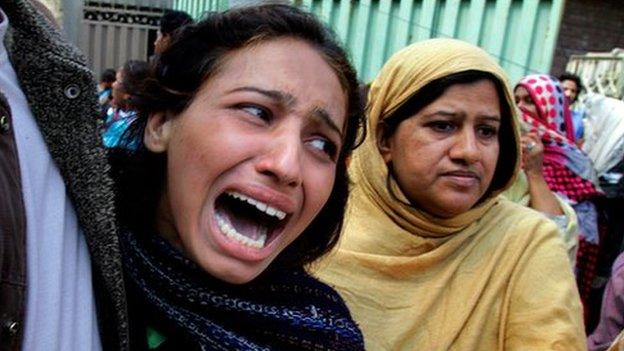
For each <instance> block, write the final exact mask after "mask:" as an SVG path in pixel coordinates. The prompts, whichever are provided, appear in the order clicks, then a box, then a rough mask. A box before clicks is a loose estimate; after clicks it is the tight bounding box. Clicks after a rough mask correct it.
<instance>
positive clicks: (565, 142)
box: [518, 74, 601, 203]
mask: <svg viewBox="0 0 624 351" xmlns="http://www.w3.org/2000/svg"><path fill="white" fill-rule="evenodd" d="M518 86H522V87H524V88H525V89H526V90H527V91H528V92H529V94H530V95H531V98H532V100H533V102H534V104H535V107H536V110H537V112H536V113H532V112H530V111H526V110H524V109H523V110H522V111H521V112H522V113H521V115H522V119H523V120H524V122H525V123H526V124H528V125H529V127H530V129H531V130H532V131H534V132H537V134H538V135H539V136H540V137H541V139H542V142H543V143H544V177H545V179H546V182H547V183H548V185H549V187H550V188H551V190H553V191H556V192H557V193H559V194H562V195H565V196H566V197H567V198H568V199H570V200H572V202H573V203H577V202H580V201H583V200H585V199H588V198H589V197H592V196H595V195H599V194H601V192H600V191H599V190H598V187H597V186H596V184H598V181H597V176H596V171H595V170H594V167H593V164H592V162H591V160H590V159H589V157H588V156H587V155H586V154H585V153H584V152H583V151H581V150H580V149H579V148H578V147H577V146H576V144H575V143H574V127H573V125H572V115H571V113H570V109H569V108H568V102H567V100H566V99H565V96H564V95H563V89H562V88H561V85H560V83H559V81H558V80H556V79H555V78H553V77H550V76H548V75H543V74H532V75H529V76H526V77H524V78H523V79H522V80H521V81H520V83H518Z"/></svg>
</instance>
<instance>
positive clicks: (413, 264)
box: [312, 39, 584, 351]
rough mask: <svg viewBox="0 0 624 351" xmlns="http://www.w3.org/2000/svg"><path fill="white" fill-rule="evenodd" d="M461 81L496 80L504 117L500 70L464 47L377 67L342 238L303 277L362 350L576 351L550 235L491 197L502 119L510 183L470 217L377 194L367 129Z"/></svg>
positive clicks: (379, 173)
mask: <svg viewBox="0 0 624 351" xmlns="http://www.w3.org/2000/svg"><path fill="white" fill-rule="evenodd" d="M467 70H479V71H484V72H490V73H491V74H493V75H494V76H495V77H497V78H498V79H499V80H500V82H501V83H503V84H502V85H503V86H504V87H505V93H504V94H505V96H504V98H505V99H506V100H507V102H508V104H509V106H513V104H512V100H511V92H510V91H509V88H508V86H509V85H508V84H507V81H506V79H505V75H504V73H503V71H502V70H501V68H500V67H499V66H498V65H497V64H496V63H495V62H494V61H493V60H492V59H491V58H490V57H489V56H488V55H487V54H486V53H485V52H484V51H483V50H481V49H479V48H477V47H475V46H472V45H470V44H467V43H463V42H460V41H457V40H450V39H434V40H428V41H424V42H420V43H417V44H413V45H411V46H409V47H407V48H405V49H404V50H402V51H400V52H399V53H397V54H396V55H394V56H393V57H392V58H391V59H390V60H389V61H388V63H387V64H386V65H385V66H384V68H383V69H382V71H381V72H380V74H379V77H378V78H377V79H376V80H375V81H374V82H373V84H372V86H371V91H370V94H369V100H370V101H369V104H370V105H369V107H368V112H369V118H370V120H369V124H368V126H369V134H368V136H367V139H366V140H365V142H364V144H363V145H362V146H360V148H359V149H358V150H357V151H356V152H355V156H354V158H353V160H352V163H351V165H350V168H349V171H350V174H351V176H352V179H353V181H354V183H355V186H354V188H353V190H352V192H351V193H350V195H349V205H348V209H347V213H346V217H345V223H344V226H343V232H342V238H341V240H340V243H339V245H338V247H337V249H336V250H335V251H334V252H332V253H331V254H330V255H329V256H328V257H326V258H325V259H324V260H323V261H322V262H319V263H318V264H317V265H316V267H312V269H313V270H314V269H316V271H315V273H316V275H317V276H318V277H319V278H320V279H321V280H322V281H324V282H326V283H328V284H330V285H331V286H333V287H335V288H336V289H337V290H338V292H339V293H340V294H341V296H342V297H343V298H344V299H345V301H346V302H347V306H348V307H349V309H350V310H351V312H352V314H353V317H354V319H355V320H356V322H357V323H358V324H359V325H360V327H361V328H362V331H363V333H364V338H365V342H366V349H367V350H373V351H375V350H392V351H396V350H501V351H502V350H506V351H509V350H582V349H583V347H584V346H583V345H584V334H583V325H582V318H581V306H580V300H579V297H578V292H577V289H576V287H575V283H574V277H573V275H572V270H571V267H570V265H569V263H568V260H567V256H566V252H565V250H564V248H563V244H562V242H561V240H560V239H559V238H558V236H557V235H558V234H557V233H558V230H557V227H556V225H555V224H554V223H552V222H551V221H549V220H547V219H546V218H545V217H544V216H542V215H540V214H538V213H537V212H535V211H533V210H530V209H528V208H526V207H523V206H520V205H516V204H513V203H511V202H509V201H508V200H505V199H503V198H502V197H501V196H498V194H499V193H500V192H501V191H502V190H503V189H504V188H506V187H508V186H509V184H510V183H511V182H512V181H513V179H512V178H514V176H515V174H517V172H518V167H519V163H520V161H519V160H520V155H519V152H518V150H519V145H518V143H519V133H518V128H517V126H518V124H517V117H516V115H515V111H513V109H512V111H511V115H512V120H511V121H508V122H510V123H511V126H512V128H513V138H509V137H508V138H507V139H512V140H501V141H500V150H501V151H500V152H501V154H500V157H499V163H500V162H501V160H503V161H505V162H503V163H504V164H506V165H507V166H506V167H508V168H509V169H506V170H505V171H504V172H502V173H504V174H507V175H506V176H505V177H504V178H509V179H495V181H496V184H502V185H501V186H500V188H501V189H491V190H492V191H491V192H490V193H489V194H486V196H485V198H484V199H482V200H481V201H480V202H479V203H478V204H477V205H476V206H474V207H473V208H472V209H470V210H468V211H467V212H465V213H463V214H460V215H458V216H455V217H453V218H449V219H442V218H437V217H434V216H432V215H430V214H428V213H425V212H424V211H422V210H419V209H417V208H415V207H412V206H409V205H408V203H409V202H408V201H407V199H406V197H405V195H404V194H403V193H402V192H401V190H400V188H399V186H398V185H397V184H396V183H394V182H393V181H392V180H391V182H390V183H391V184H390V186H391V187H392V192H393V193H394V195H395V196H396V197H398V199H399V200H400V201H397V199H396V197H395V196H393V195H392V194H391V193H390V191H388V189H387V179H388V178H387V177H388V168H387V166H386V164H385V163H384V161H383V158H382V156H381V154H380V152H379V150H378V147H377V140H376V128H377V125H378V122H379V121H380V120H381V119H383V118H386V117H387V116H389V115H391V114H392V112H394V111H395V110H396V109H397V108H398V107H399V106H401V104H403V103H404V102H405V101H406V100H407V99H408V98H409V97H410V96H412V95H413V94H414V93H415V92H417V91H418V90H419V89H421V88H422V87H423V86H425V85H426V84H427V83H429V82H431V81H433V80H435V79H438V78H441V77H445V76H448V75H450V74H453V73H456V72H463V71H467ZM502 116H504V114H502ZM510 146H511V147H510ZM510 150H511V151H510ZM497 172H498V170H497ZM496 177H497V175H496V173H495V178H496ZM313 272H314V271H313Z"/></svg>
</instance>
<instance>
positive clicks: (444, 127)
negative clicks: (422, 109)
mask: <svg viewBox="0 0 624 351" xmlns="http://www.w3.org/2000/svg"><path fill="white" fill-rule="evenodd" d="M429 127H431V129H433V130H434V131H436V132H441V133H447V132H451V131H453V130H455V125H453V123H450V122H445V121H434V122H431V123H429Z"/></svg>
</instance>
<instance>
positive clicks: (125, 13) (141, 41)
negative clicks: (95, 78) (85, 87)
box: [78, 0, 173, 74]
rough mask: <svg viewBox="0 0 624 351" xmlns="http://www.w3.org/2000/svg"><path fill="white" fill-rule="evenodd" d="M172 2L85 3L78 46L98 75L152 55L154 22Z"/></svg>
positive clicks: (141, 0) (165, 0)
mask: <svg viewBox="0 0 624 351" xmlns="http://www.w3.org/2000/svg"><path fill="white" fill-rule="evenodd" d="M172 2H173V0H125V1H120V0H109V1H97V2H96V1H86V2H84V7H83V20H82V25H81V26H82V29H81V31H80V36H79V41H78V45H79V46H80V48H81V49H82V51H83V52H84V53H85V55H86V56H87V58H88V60H89V63H90V65H91V69H93V71H94V72H95V73H96V74H99V73H100V72H101V71H102V70H104V69H106V68H114V69H117V68H119V67H120V66H121V65H123V63H124V62H126V61H127V60H131V59H137V60H147V58H148V57H149V55H150V54H151V53H152V50H153V45H152V43H153V42H154V40H155V38H156V31H157V30H158V21H159V19H160V17H161V16H162V14H163V11H164V9H166V8H171V7H172Z"/></svg>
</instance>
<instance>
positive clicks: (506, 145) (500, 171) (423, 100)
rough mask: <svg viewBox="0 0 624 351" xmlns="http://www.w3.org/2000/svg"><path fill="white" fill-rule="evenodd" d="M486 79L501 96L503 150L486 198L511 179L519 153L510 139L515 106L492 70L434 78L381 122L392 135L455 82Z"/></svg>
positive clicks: (513, 135)
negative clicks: (507, 97) (405, 121)
mask: <svg viewBox="0 0 624 351" xmlns="http://www.w3.org/2000/svg"><path fill="white" fill-rule="evenodd" d="M483 79H486V80H489V81H491V82H492V83H494V86H495V87H496V93H497V95H498V102H499V105H500V108H501V124H500V129H499V134H498V143H499V145H500V150H499V154H498V160H497V162H496V170H495V171H494V177H493V178H492V184H490V187H489V188H488V190H487V191H486V192H485V194H484V195H483V197H482V198H487V197H488V196H489V194H491V193H492V192H493V191H496V190H499V189H502V188H503V187H504V186H505V184H506V183H507V182H508V181H509V179H511V177H512V176H513V172H514V170H515V166H516V162H517V158H516V155H517V152H518V148H517V146H516V143H513V142H510V141H511V140H514V139H515V133H514V129H513V125H512V123H511V121H512V116H513V114H512V110H511V109H512V107H511V106H510V105H509V103H508V102H507V99H506V98H505V88H504V86H503V83H502V82H501V81H500V80H499V79H498V78H496V76H494V75H493V74H492V73H489V72H483V71H477V70H467V71H462V72H458V73H453V74H450V75H448V76H445V77H442V78H438V79H436V80H433V81H431V82H429V83H428V84H426V85H425V86H424V87H422V88H421V89H420V90H418V91H417V92H415V93H414V94H413V95H412V96H410V97H409V98H408V99H407V100H406V101H405V102H404V103H403V104H402V105H400V106H399V107H398V108H397V109H396V110H395V111H394V112H393V113H392V114H391V115H390V116H389V117H387V118H385V119H383V120H382V121H381V122H379V123H381V124H383V126H381V127H382V128H383V136H382V137H383V138H389V137H391V136H392V135H393V134H394V132H395V131H396V129H397V128H398V127H399V124H401V122H403V121H404V120H406V119H408V118H410V117H412V116H414V115H415V114H416V113H418V112H419V111H421V110H422V109H423V108H425V107H427V106H428V105H429V104H431V103H433V102H434V101H435V100H437V99H438V98H439V97H440V96H442V94H444V92H445V91H446V90H447V89H448V88H449V87H451V86H453V85H456V84H469V83H474V82H477V81H480V80H483ZM392 172H393V170H392V169H390V170H389V175H388V176H390V174H391V173H392ZM395 178H396V177H395ZM388 184H389V183H388ZM388 190H389V191H390V193H391V194H392V191H391V188H388Z"/></svg>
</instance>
